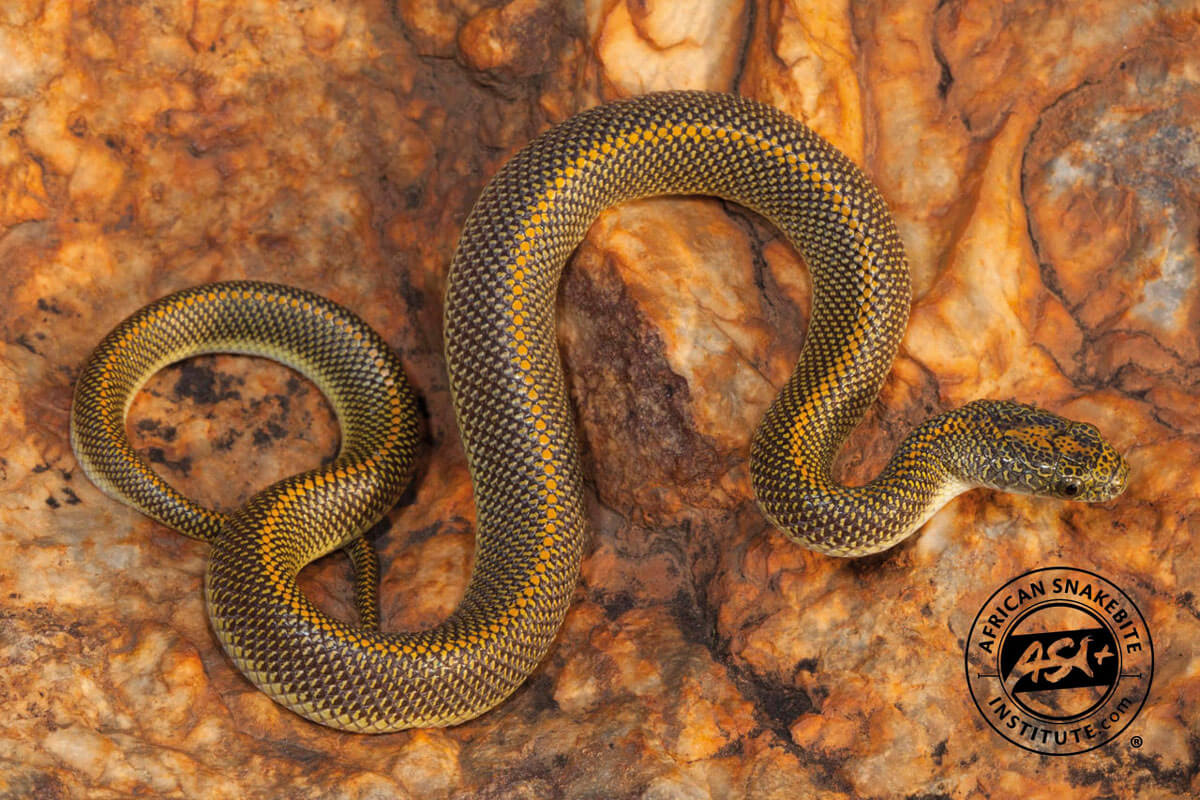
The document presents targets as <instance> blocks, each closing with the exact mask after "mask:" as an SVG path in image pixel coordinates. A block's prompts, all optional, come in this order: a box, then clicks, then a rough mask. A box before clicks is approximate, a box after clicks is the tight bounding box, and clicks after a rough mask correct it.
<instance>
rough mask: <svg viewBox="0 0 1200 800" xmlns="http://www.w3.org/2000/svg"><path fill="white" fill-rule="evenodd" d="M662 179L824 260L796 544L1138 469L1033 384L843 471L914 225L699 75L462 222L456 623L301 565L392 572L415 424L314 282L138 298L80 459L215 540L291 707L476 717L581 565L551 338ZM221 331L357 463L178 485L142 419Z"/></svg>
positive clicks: (779, 463) (880, 358) (791, 487)
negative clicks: (348, 589) (470, 507)
mask: <svg viewBox="0 0 1200 800" xmlns="http://www.w3.org/2000/svg"><path fill="white" fill-rule="evenodd" d="M667 193H673V194H693V193H700V194H709V195H717V196H720V197H723V198H727V199H729V200H732V201H734V202H737V203H740V204H742V205H745V206H748V207H749V208H751V209H753V210H755V211H757V212H758V213H759V214H761V215H763V216H764V217H766V218H767V219H768V220H770V221H771V222H773V223H774V224H775V225H776V226H777V227H778V228H779V229H780V230H781V231H782V232H783V233H784V234H785V235H786V236H787V237H788V239H789V240H790V241H791V242H792V243H793V244H794V245H795V246H796V247H797V248H798V249H799V250H800V251H801V252H802V253H803V255H804V256H805V258H806V260H807V262H808V264H809V266H810V269H811V271H812V280H813V309H812V316H811V322H810V327H809V331H808V337H807V340H806V343H805V346H804V349H803V352H802V355H801V357H800V360H799V363H798V365H797V367H796V369H795V371H794V373H793V374H792V376H791V378H790V379H789V381H788V382H787V384H786V386H785V387H784V388H783V390H782V391H781V392H780V394H779V396H778V398H777V399H776V400H775V402H774V403H773V404H772V405H771V407H770V409H769V410H768V412H767V414H766V415H765V417H764V419H763V422H762V423H761V425H760V427H759V428H758V431H757V432H756V434H755V436H754V440H753V443H752V447H751V468H752V474H753V484H754V489H755V492H756V493H757V496H758V499H759V502H760V504H761V505H762V507H763V509H764V511H765V512H766V514H767V516H768V517H769V518H770V519H771V521H773V522H774V523H775V524H776V525H778V526H779V527H780V528H781V529H783V530H784V531H785V532H786V533H787V534H788V535H789V536H791V537H792V538H795V539H796V540H797V541H799V542H801V543H802V544H804V545H805V546H808V547H811V548H814V549H816V550H819V551H822V552H826V553H832V554H838V555H861V554H866V553H870V552H877V551H879V550H882V549H885V548H887V547H890V546H891V545H893V544H894V543H896V542H897V541H899V540H900V539H902V538H904V537H905V536H907V535H909V534H910V533H911V532H912V531H913V530H915V529H916V528H917V527H918V526H919V525H920V524H921V523H922V522H923V521H924V520H925V519H926V518H927V517H928V516H929V515H930V514H932V513H933V512H934V511H936V509H937V508H938V507H939V506H940V505H941V504H942V503H944V502H945V500H946V499H948V498H949V497H950V496H952V495H953V494H955V493H957V492H958V491H960V490H962V489H963V488H965V487H966V486H968V485H975V484H981V483H982V484H985V485H995V486H1001V487H1004V488H1014V489H1018V490H1027V491H1035V492H1040V493H1048V494H1058V495H1061V496H1074V497H1077V498H1079V499H1107V498H1108V497H1111V496H1113V495H1114V494H1115V493H1117V492H1119V491H1120V489H1121V488H1123V486H1124V480H1125V469H1126V468H1125V465H1124V462H1123V461H1122V460H1121V458H1120V456H1119V455H1116V453H1115V451H1112V449H1111V448H1110V447H1109V446H1108V445H1107V444H1106V443H1104V442H1103V440H1101V439H1100V438H1099V435H1098V433H1095V429H1094V428H1091V426H1086V425H1080V424H1077V423H1069V422H1067V421H1065V420H1061V419H1060V418H1057V417H1054V416H1053V415H1050V414H1047V413H1046V412H1041V411H1038V410H1037V409H1033V408H1032V407H1029V406H1020V405H1018V404H1014V403H972V404H970V405H968V406H965V407H963V408H961V409H957V410H955V411H952V412H948V413H947V414H944V415H942V416H940V417H935V418H933V419H931V420H930V421H928V422H926V423H925V424H923V425H922V426H921V427H920V428H918V429H917V431H915V432H914V434H913V435H912V436H910V437H909V439H907V440H906V441H905V443H904V444H903V445H901V447H900V448H899V450H898V451H897V453H896V455H895V456H894V457H893V459H892V461H891V462H890V463H889V465H888V466H887V468H886V469H885V470H884V471H883V473H882V474H881V475H880V477H879V478H878V479H876V480H875V481H872V482H871V483H869V484H867V485H865V486H860V487H846V486H842V485H840V484H838V483H836V482H835V481H834V480H833V479H832V478H831V476H830V465H831V462H832V460H833V458H834V456H835V454H836V452H837V450H838V447H839V446H840V444H841V442H842V441H843V440H844V439H845V437H846V435H847V434H848V432H849V431H850V429H851V428H852V427H853V426H854V425H855V424H856V423H857V422H858V420H859V419H860V418H861V416H862V415H863V413H864V411H865V410H866V408H867V406H868V405H869V404H870V403H871V402H872V401H873V400H874V398H875V396H876V394H877V392H878V390H879V387H880V385H881V383H882V381H883V379H884V377H885V376H886V374H887V372H888V370H889V368H890V365H891V361H892V359H893V357H894V355H895V353H896V349H897V347H898V345H899V342H900V338H901V336H902V334H903V331H904V327H905V323H906V320H907V314H908V305H909V292H910V290H909V278H908V269H907V265H906V262H905V256H904V251H903V248H902V246H901V243H900V239H899V236H898V234H897V231H896V227H895V225H894V223H893V221H892V218H891V216H890V214H889V213H888V211H887V209H886V207H885V206H884V204H883V202H882V200H881V198H880V196H879V193H878V191H877V190H876V189H875V188H874V187H873V186H872V185H871V184H870V182H869V181H867V180H866V178H864V176H863V175H862V173H861V172H860V171H859V170H858V169H857V168H856V167H855V166H854V165H853V164H852V163H851V162H850V161H849V160H848V159H847V158H846V157H845V156H843V155H842V154H841V153H840V152H838V151H837V150H836V149H835V148H833V147H832V146H830V145H829V144H828V143H826V142H825V141H824V140H823V139H821V138H820V137H819V136H817V135H816V134H815V133H813V132H812V131H811V130H810V129H808V128H807V127H805V126H804V125H802V124H801V123H799V122H797V121H796V120H794V119H792V118H791V117H789V116H787V115H785V114H783V113H781V112H779V111H777V110H775V109H772V108H769V107H767V106H764V105H761V104H759V103H756V102H753V101H751V100H747V99H743V98H739V97H734V96H729V95H719V94H709V93H700V92H679V93H664V94H655V95H649V96H646V97H642V98H637V99H634V100H630V101H624V102H618V103H613V104H610V105H605V106H600V107H597V108H593V109H591V110H589V111H586V112H583V113H581V114H579V115H577V116H575V117H573V118H571V119H569V120H567V121H566V122H564V123H562V124H561V125H559V126H557V127H555V128H552V129H551V130H550V131H548V132H547V133H546V134H544V135H543V136H542V137H540V138H539V139H537V140H536V141H535V142H533V143H532V144H531V145H529V146H528V147H526V148H525V149H524V150H522V151H521V152H520V153H519V154H518V155H516V156H515V157H514V158H513V159H512V160H511V161H510V162H509V163H508V164H507V165H505V166H504V167H503V169H502V170H501V171H500V172H499V173H498V174H497V175H496V176H495V177H494V178H493V180H492V181H491V182H490V184H489V185H488V186H487V187H486V189H485V190H484V192H483V194H482V196H481V197H480V198H479V200H478V202H477V203H476V205H475V207H474V209H473V210H472V212H471V215H470V217H469V219H468V220H467V222H466V225H465V227H464V230H463V232H462V237H461V240H460V243H459V247H458V251H457V253H456V255H455V257H454V261H453V264H452V266H451V269H450V275H449V284H448V288H447V292H446V305H445V321H446V327H445V338H446V360H447V364H448V369H449V374H450V381H451V390H452V394H453V398H454V405H455V411H456V415H457V418H458V422H459V428H460V432H461V435H462V440H463V444H464V447H465V449H466V454H467V460H468V464H469V466H470V471H471V476H472V481H473V485H474V490H475V501H476V505H477V510H478V522H477V531H478V532H477V549H476V556H475V566H474V570H473V573H472V575H471V581H470V584H469V586H468V588H467V591H466V594H465V596H464V598H463V600H462V602H461V604H460V605H459V607H458V608H457V610H455V612H454V613H453V614H452V615H451V616H450V618H449V619H447V620H446V621H445V622H444V623H442V624H441V625H438V626H437V627H435V628H433V629H431V630H426V631H419V632H403V633H384V632H380V631H379V630H377V629H376V628H375V626H374V625H373V624H371V623H373V621H374V617H372V616H371V613H372V609H373V605H374V603H373V595H372V593H371V591H370V590H369V589H368V590H360V594H362V600H361V602H360V612H361V613H362V614H363V617H364V621H365V622H366V623H367V624H363V625H357V626H356V625H350V624H347V623H343V622H341V621H338V620H334V619H331V618H330V617H328V616H327V615H325V614H324V613H322V612H321V611H320V610H318V609H317V608H315V607H314V606H313V605H312V604H311V603H310V602H309V601H308V600H307V599H306V598H305V597H304V596H303V595H302V594H301V593H300V592H299V590H298V589H297V587H296V581H295V578H296V575H297V573H298V572H299V570H300V569H301V568H302V567H303V566H304V565H305V564H306V563H308V562H309V561H311V560H313V559H314V558H317V557H319V556H321V555H323V554H325V553H327V552H330V551H331V550H334V549H336V548H338V547H346V548H347V549H348V551H349V552H350V554H351V556H352V558H353V559H354V560H355V564H356V568H357V569H359V571H360V572H362V573H366V574H368V575H369V574H370V573H371V571H372V569H373V560H372V557H371V555H370V552H369V547H366V546H365V545H364V544H363V540H362V538H361V531H362V530H363V529H364V528H365V527H366V526H368V525H369V524H370V523H371V522H373V521H374V520H375V519H377V518H378V517H379V515H380V514H382V513H383V512H384V511H385V510H386V509H387V508H388V506H389V505H390V504H391V503H392V502H394V500H395V498H396V496H397V494H398V492H399V491H400V489H401V487H402V486H403V483H404V481H405V480H406V476H407V474H408V472H409V471H410V468H411V462H412V454H413V450H414V448H415V443H416V433H415V423H414V419H415V412H414V410H413V407H412V400H411V394H410V390H409V388H408V385H407V383H406V382H405V381H404V378H403V375H402V372H401V370H400V366H399V364H398V363H397V362H396V360H395V358H394V356H392V355H391V351H390V349H389V348H388V347H387V346H386V344H385V343H383V342H382V341H381V340H380V339H379V338H378V337H377V336H376V335H375V334H374V333H372V332H371V331H370V329H369V328H367V327H366V326H365V325H364V324H363V323H361V322H360V321H358V320H357V318H355V317H354V316H353V315H352V314H350V313H349V312H347V311H345V310H344V309H341V308H339V307H337V306H335V305H334V304H332V303H330V302H328V301H325V300H322V299H321V298H319V297H316V296H315V295H310V294H308V293H306V292H302V291H300V290H296V289H289V288H286V287H280V286H274V285H270V284H254V283H230V284H216V285H211V286H205V287H199V288H196V289H192V290H186V291H184V292H181V293H178V294H176V295H172V296H170V297H168V298H164V299H163V300H160V301H158V302H157V303H155V304H153V305H151V306H148V307H147V308H145V309H143V310H142V311H140V312H138V313H137V314H135V315H134V316H133V317H131V318H130V319H129V320H127V321H126V322H124V323H123V324H122V325H121V326H119V327H118V328H117V329H116V330H115V331H113V333H111V334H110V335H109V336H108V337H107V338H106V339H105V340H104V342H102V343H101V345H100V346H99V348H98V349H97V351H96V353H95V354H94V355H93V358H92V360H91V362H89V365H88V367H87V368H86V369H85V372H84V374H83V375H82V377H81V378H80V380H79V383H78V387H77V390H76V397H75V403H74V410H73V415H72V443H73V445H74V448H75V452H76V453H77V456H78V458H79V461H80V463H81V464H82V465H83V468H84V469H85V471H86V472H87V474H88V475H89V476H90V477H91V478H92V479H93V480H94V481H96V482H97V483H98V485H100V486H101V488H103V489H104V490H105V491H107V492H109V493H110V494H112V495H114V496H116V497H118V498H120V499H122V500H124V501H125V502H129V503H132V504H134V505H136V506H137V507H139V508H142V509H144V510H146V511H147V512H148V513H150V514H151V515H152V516H154V517H155V518H156V519H159V520H161V521H163V522H164V523H166V524H168V525H171V526H173V527H176V528H179V529H181V530H183V531H185V532H187V533H190V534H191V535H194V536H198V537H199V538H203V539H205V540H207V541H211V542H212V544H213V548H212V557H211V560H210V564H209V568H208V571H207V574H206V578H205V592H206V599H207V603H208V609H209V614H210V618H211V621H212V625H213V629H214V631H215V632H216V635H217V638H218V640H219V641H220V642H221V644H222V646H223V647H224V649H225V650H226V652H227V653H228V654H229V656H230V658H231V659H232V660H233V661H234V662H235V663H236V664H237V666H238V667H239V669H241V670H242V672H243V673H244V674H245V675H246V676H247V677H248V678H249V679H250V680H251V681H253V682H254V683H255V684H256V685H257V686H259V687H260V688H261V689H262V690H263V691H264V692H266V693H267V694H268V695H270V696H271V697H272V698H274V699H275V700H276V701H278V702H280V703H281V704H283V705H285V706H286V707H288V708H290V709H292V710H294V711H296V712H297V713H299V714H302V715H304V716H305V717H308V718H309V719H313V720H315V721H318V722H321V723H324V724H326V725H330V726H333V727H337V728H342V729H346V730H352V731H364V732H381V731H392V730H398V729H402V728H408V727H414V726H431V725H446V724H453V723H457V722H461V721H464V720H467V719H470V718H473V717H475V716H477V715H479V714H481V713H483V712H484V711H486V710H488V709H490V708H492V707H493V706H495V705H496V704H498V703H499V702H501V701H502V700H503V699H504V698H505V697H507V696H508V695H509V694H511V693H512V692H513V691H514V690H515V689H516V687H517V686H519V685H520V684H521V682H522V681H523V680H524V679H525V678H526V677H527V676H528V675H529V674H530V672H532V670H533V669H534V667H535V666H536V665H537V664H538V662H539V661H540V660H541V659H542V658H543V656H544V655H545V654H546V652H547V650H548V648H549V647H550V645H551V642H552V641H553V639H554V636H555V634H556V632H557V631H558V629H559V627H560V625H561V623H562V620H563V616H564V614H565V613H566V610H567V607H568V604H569V602H570V599H571V595H572V593H573V591H574V588H575V585H576V582H577V578H578V574H579V567H580V561H581V557H582V552H583V545H584V541H585V536H586V529H585V514H584V509H583V501H582V474H581V469H580V464H579V456H578V453H577V449H576V441H575V433H574V427H573V422H572V417H571V412H570V408H569V405H568V400H567V391H566V388H565V381H564V378H563V373H562V367H561V364H560V361H559V355H558V350H557V346H556V343H555V338H554V300H555V294H556V290H557V285H558V281H559V277H560V274H561V271H562V267H563V264H564V263H565V261H566V259H567V257H568V256H569V255H570V253H571V252H572V251H573V250H574V249H575V247H576V246H577V245H578V244H579V242H580V241H581V240H582V238H583V236H584V235H585V233H586V232H587V230H588V227H589V226H590V224H591V222H592V221H593V220H594V219H595V217H596V216H597V215H598V214H599V213H600V211H602V210H603V209H605V208H607V207H608V206H611V205H613V204H616V203H620V202H622V201H625V200H629V199H632V198H636V197H644V196H649V195H658V194H667ZM214 350H225V351H229V350H233V351H240V352H255V353H259V354H264V355H269V356H271V357H273V358H277V359H279V360H281V361H283V362H285V363H288V364H291V365H292V366H295V367H297V368H298V369H300V370H301V371H303V372H304V373H305V374H307V375H309V376H311V377H312V378H313V379H314V380H315V381H316V383H317V384H318V385H319V386H320V387H321V388H322V390H323V391H325V392H326V394H327V395H329V396H330V397H331V399H332V401H333V405H334V408H335V411H336V413H337V416H338V419H339V421H340V423H341V425H342V428H343V442H342V449H341V453H340V455H339V457H338V458H337V460H336V461H334V462H333V463H332V464H330V465H329V466H328V467H325V468H321V469H318V470H314V471H312V472H309V473H305V474H303V475H299V476H296V477H293V478H289V479H287V480H285V481H282V482H280V483H279V484H276V485H275V486H272V487H270V488H268V489H266V490H264V491H263V492H261V493H260V494H258V495H256V496H255V497H254V498H252V499H251V500H250V501H249V502H248V503H247V504H246V506H245V507H243V508H242V509H240V510H239V511H238V512H237V513H235V514H233V515H232V516H230V517H228V518H226V517H224V516H221V515H219V514H216V513H214V512H211V511H209V510H207V509H204V508H202V507H200V506H198V505H197V504H195V503H193V502H191V501H189V500H187V499H186V498H183V497H181V496H180V495H179V494H178V493H176V492H175V491H174V490H172V489H170V487H169V486H167V485H166V484H165V483H164V482H163V481H162V480H161V479H159V478H158V477H157V476H155V475H154V473H153V472H152V471H151V470H150V468H149V467H148V466H147V465H146V464H145V463H144V462H143V461H142V459H141V458H140V457H139V456H138V455H137V454H136V453H135V452H134V451H133V450H132V449H131V448H130V447H129V445H128V442H127V441H125V434H124V429H123V426H124V416H125V412H126V410H127V407H128V403H129V401H130V398H131V397H132V395H133V393H134V392H136V390H137V387H138V386H139V385H140V384H141V382H142V381H143V380H144V379H145V378H146V377H147V376H148V375H149V374H151V373H152V372H153V371H154V370H155V369H157V368H159V367H160V366H162V365H164V364H165V363H168V362H170V361H173V360H176V359H179V358H182V357H185V356H187V355H190V354H193V353H196V352H207V351H214ZM1001 448H1007V449H1001ZM1047 453H1049V454H1050V455H1046V454H1047ZM1020 459H1027V460H1025V461H1021V460H1020ZM1030 459H1031V460H1030ZM1039 459H1040V460H1039ZM367 583H369V581H367ZM360 585H361V584H360Z"/></svg>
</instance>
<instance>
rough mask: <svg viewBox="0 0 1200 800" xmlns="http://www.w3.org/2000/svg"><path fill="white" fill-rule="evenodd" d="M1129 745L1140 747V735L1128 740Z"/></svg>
mask: <svg viewBox="0 0 1200 800" xmlns="http://www.w3.org/2000/svg"><path fill="white" fill-rule="evenodd" d="M1129 746H1130V747H1134V748H1137V747H1141V746H1142V737H1140V736H1134V737H1133V738H1132V739H1130V740H1129Z"/></svg>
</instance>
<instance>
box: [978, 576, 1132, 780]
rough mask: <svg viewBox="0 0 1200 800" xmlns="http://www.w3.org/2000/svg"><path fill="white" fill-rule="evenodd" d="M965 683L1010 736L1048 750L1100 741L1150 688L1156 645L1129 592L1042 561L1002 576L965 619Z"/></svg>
mask: <svg viewBox="0 0 1200 800" xmlns="http://www.w3.org/2000/svg"><path fill="white" fill-rule="evenodd" d="M966 667H967V685H968V686H969V687H970V689H971V697H972V698H973V699H974V701H975V706H976V708H978V709H979V713H980V714H982V715H983V718H984V719H985V720H987V723H988V724H989V725H991V726H992V728H993V729H994V730H995V731H996V732H997V733H999V734H1000V735H1001V736H1003V737H1004V738H1005V739H1008V740H1009V741H1010V742H1012V743H1013V744H1015V745H1017V746H1019V747H1023V748H1025V749H1026V750H1031V751H1033V752H1036V753H1046V754H1047V755H1058V756H1065V755H1072V754H1075V753H1083V752H1086V751H1088V750H1092V749H1094V748H1097V747H1099V746H1100V745H1102V744H1104V743H1105V742H1108V741H1110V740H1112V739H1113V737H1115V736H1117V735H1118V734H1120V733H1121V731H1123V730H1125V728H1126V727H1127V726H1128V725H1129V723H1131V722H1133V720H1134V718H1135V717H1136V716H1137V715H1138V712H1139V711H1141V710H1142V705H1143V704H1144V703H1145V702H1146V696H1147V695H1148V694H1149V692H1150V679H1151V676H1152V674H1153V672H1154V647H1153V645H1152V643H1151V641H1150V631H1149V629H1148V628H1147V627H1146V620H1145V619H1144V618H1143V617H1142V613H1141V612H1140V611H1139V610H1138V608H1137V606H1135V605H1134V604H1133V601H1132V600H1130V599H1129V596H1128V595H1126V594H1125V593H1124V592H1123V591H1121V590H1120V589H1118V588H1117V587H1116V586H1114V585H1113V584H1112V583H1111V582H1109V581H1108V580H1106V579H1104V578H1102V577H1100V576H1099V575H1096V574H1095V573H1092V572H1088V571H1086V570H1082V569H1073V568H1070V567H1047V568H1044V569H1036V570H1033V571H1032V572H1027V573H1025V574H1024V575H1021V576H1019V577H1017V578H1014V579H1013V580H1011V581H1009V582H1008V583H1006V584H1005V585H1004V586H1002V587H1001V588H1000V589H999V590H998V591H997V592H996V593H995V594H993V595H992V596H991V597H989V598H988V600H987V602H986V603H984V605H983V608H981V609H980V611H979V614H978V615H976V617H975V622H974V623H972V625H971V632H970V634H969V635H968V636H967V649H966Z"/></svg>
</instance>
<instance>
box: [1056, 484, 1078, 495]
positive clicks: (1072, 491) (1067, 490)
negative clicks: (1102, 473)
mask: <svg viewBox="0 0 1200 800" xmlns="http://www.w3.org/2000/svg"><path fill="white" fill-rule="evenodd" d="M1060 491H1061V492H1062V493H1063V496H1064V497H1074V496H1075V495H1077V494H1079V484H1078V483H1064V484H1063V485H1062V486H1061V487H1060Z"/></svg>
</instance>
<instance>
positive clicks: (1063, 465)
mask: <svg viewBox="0 0 1200 800" xmlns="http://www.w3.org/2000/svg"><path fill="white" fill-rule="evenodd" d="M962 411H964V412H966V413H967V414H968V416H969V417H970V418H971V419H972V421H973V422H976V423H982V427H983V428H984V429H985V430H988V431H989V435H988V436H987V437H986V441H984V442H982V443H981V445H980V449H981V450H983V451H985V452H983V453H978V454H977V456H981V457H977V458H972V459H969V460H970V461H972V462H974V472H975V473H976V474H975V475H973V476H972V479H973V480H975V481H977V482H978V483H980V484H982V485H984V486H990V487H992V488H994V489H1002V490H1004V491H1009V492H1021V493H1025V494H1036V495H1043V496H1047V497H1058V498H1062V499H1064V500H1081V501H1084V502H1103V501H1105V500H1111V499H1113V498H1114V497H1116V496H1117V495H1119V494H1120V493H1121V492H1123V491H1125V482H1126V479H1127V478H1128V476H1129V464H1128V463H1127V462H1126V461H1125V459H1124V458H1122V457H1121V454H1120V453H1118V452H1117V451H1116V449H1114V448H1113V446H1112V445H1111V444H1109V443H1108V442H1107V441H1105V440H1104V437H1103V436H1101V435H1100V431H1099V430H1097V429H1096V426H1095V425H1090V424H1088V423H1086V422H1075V421H1073V420H1069V419H1066V418H1064V417H1060V416H1058V415H1057V414H1051V413H1050V412H1049V411H1046V410H1045V409H1041V408H1037V407H1035V406H1030V405H1025V404H1023V403H1014V402H1009V401H997V400H976V401H975V402H973V403H969V404H967V405H966V406H964V407H963V409H962Z"/></svg>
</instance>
